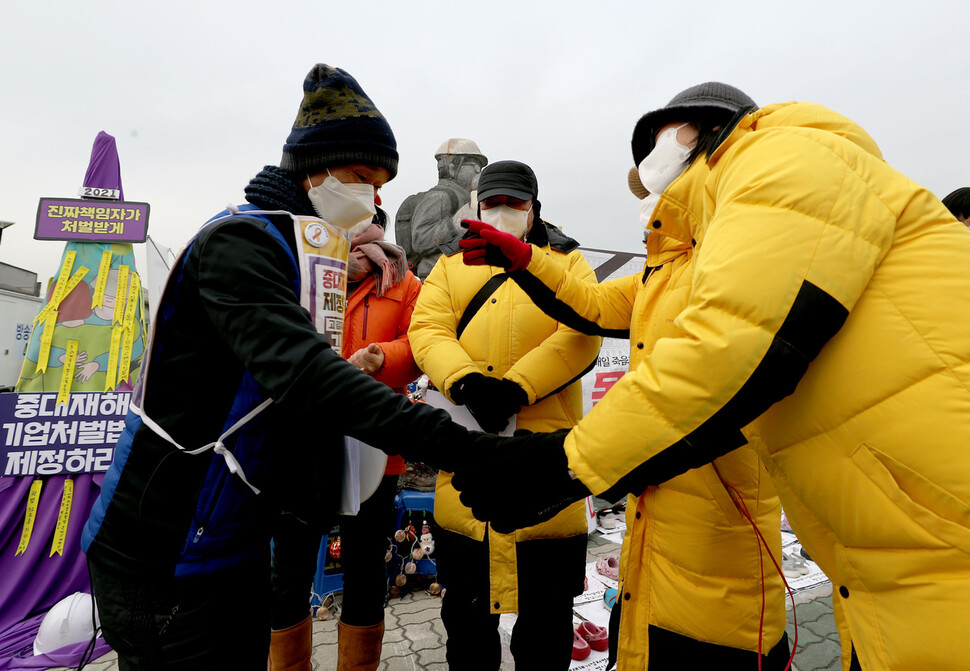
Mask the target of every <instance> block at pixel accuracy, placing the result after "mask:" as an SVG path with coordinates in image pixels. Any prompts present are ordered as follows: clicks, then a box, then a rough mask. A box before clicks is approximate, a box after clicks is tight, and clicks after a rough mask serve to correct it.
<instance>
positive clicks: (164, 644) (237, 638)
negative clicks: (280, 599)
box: [88, 557, 270, 671]
mask: <svg viewBox="0 0 970 671" xmlns="http://www.w3.org/2000/svg"><path fill="white" fill-rule="evenodd" d="M88 571H89V573H90V574H91V587H92V589H93V591H94V598H95V601H96V602H97V604H98V613H99V616H100V618H101V629H102V632H103V634H104V639H105V640H106V641H107V642H108V644H109V645H110V646H111V647H112V648H114V650H115V651H116V652H117V653H118V668H119V670H120V671H160V670H169V669H172V670H176V669H177V670H179V671H196V670H199V671H209V670H211V669H233V670H234V671H265V669H266V658H267V655H268V654H269V593H270V589H269V557H265V558H264V559H262V560H261V561H257V562H250V563H248V564H245V565H241V566H236V567H233V568H230V569H225V570H222V571H217V572H215V573H210V574H207V575H204V576H199V577H192V578H178V579H176V578H157V577H156V578H153V577H151V576H144V575H137V576H128V575H123V574H120V573H119V572H117V571H112V570H110V569H108V568H106V567H103V566H100V565H99V564H98V562H97V561H95V560H92V559H91V558H90V557H89V559H88Z"/></svg>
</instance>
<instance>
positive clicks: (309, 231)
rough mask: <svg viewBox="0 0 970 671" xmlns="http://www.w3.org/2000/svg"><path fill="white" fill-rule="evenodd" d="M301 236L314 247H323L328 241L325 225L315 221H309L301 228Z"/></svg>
mask: <svg viewBox="0 0 970 671" xmlns="http://www.w3.org/2000/svg"><path fill="white" fill-rule="evenodd" d="M303 237H304V238H305V239H306V241H307V243H309V244H311V245H313V246H314V247H323V246H324V245H326V244H327V243H328V242H330V233H329V231H327V227H326V226H324V225H323V224H321V223H318V222H316V221H311V222H310V223H309V224H307V225H306V228H304V229H303Z"/></svg>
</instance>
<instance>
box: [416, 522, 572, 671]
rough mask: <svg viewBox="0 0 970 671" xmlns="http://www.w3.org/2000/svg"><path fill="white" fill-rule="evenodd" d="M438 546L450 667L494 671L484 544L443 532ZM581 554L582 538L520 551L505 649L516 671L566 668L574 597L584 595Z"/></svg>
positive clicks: (495, 640) (498, 650) (496, 657)
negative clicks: (516, 589)
mask: <svg viewBox="0 0 970 671" xmlns="http://www.w3.org/2000/svg"><path fill="white" fill-rule="evenodd" d="M436 539H437V543H436V546H435V553H436V554H437V556H438V578H439V581H440V582H441V585H442V587H444V588H445V595H444V597H443V600H442V602H441V621H442V623H443V624H444V626H445V630H446V631H447V632H448V642H447V649H446V652H445V656H446V658H447V660H448V666H449V668H451V669H462V671H464V670H465V669H468V670H469V671H496V670H497V669H498V668H499V667H500V665H501V663H502V642H501V637H500V634H499V630H498V625H499V616H498V615H494V614H492V612H491V602H490V599H489V557H488V542H487V540H486V541H484V542H478V541H474V540H472V539H470V538H466V537H464V536H461V535H459V534H455V533H452V532H448V531H441V532H440V533H439V534H438V536H436ZM530 543H531V544H534V545H532V546H531V547H530V546H529V544H530ZM523 545H525V546H526V547H525V548H524V549H523V548H521V546H523ZM585 547H586V537H585V535H584V536H582V537H579V538H576V539H543V540H537V541H525V542H520V543H519V545H518V546H517V550H520V549H522V550H523V551H521V552H517V554H518V562H519V566H518V569H519V571H518V576H519V604H518V607H519V610H518V617H517V619H516V621H515V626H514V627H513V628H512V641H511V646H510V647H511V650H512V657H513V658H514V659H515V666H516V668H517V669H549V670H550V671H554V670H555V669H568V668H569V664H570V662H571V661H572V642H573V629H572V607H573V596H574V594H577V593H579V592H581V591H582V582H583V576H584V575H585V565H586V561H585V560H586V555H585V552H586V551H585ZM531 549H540V550H541V551H540V552H531V551H530V550H531ZM523 558H525V565H523ZM577 584H578V592H577V589H576V586H577Z"/></svg>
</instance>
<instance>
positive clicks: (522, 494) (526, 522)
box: [451, 429, 590, 533]
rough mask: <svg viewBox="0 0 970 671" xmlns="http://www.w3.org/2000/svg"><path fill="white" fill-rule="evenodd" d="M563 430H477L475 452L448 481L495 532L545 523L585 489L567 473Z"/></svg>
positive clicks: (577, 498) (462, 500) (582, 495)
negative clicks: (509, 433)
mask: <svg viewBox="0 0 970 671" xmlns="http://www.w3.org/2000/svg"><path fill="white" fill-rule="evenodd" d="M568 433H569V431H568V430H566V429H563V430H561V431H556V432H554V433H532V434H528V435H520V434H519V433H518V432H517V433H516V435H515V436H512V437H511V438H507V437H500V436H484V435H481V436H480V438H477V439H476V441H475V442H476V445H475V447H476V448H477V453H476V455H475V456H474V458H472V459H469V460H468V461H467V462H466V463H464V464H462V465H459V467H458V469H457V471H456V473H455V476H454V477H453V478H452V480H451V484H452V485H453V486H454V487H455V489H457V490H458V491H459V492H461V495H460V497H459V498H460V499H461V502H462V503H463V504H464V505H466V506H468V507H469V508H471V509H472V514H473V515H474V516H475V517H476V518H478V519H479V520H482V521H483V522H490V523H491V525H492V528H493V529H495V530H496V531H498V532H499V533H511V532H512V531H514V530H516V529H523V528H525V527H531V526H533V525H535V524H539V523H540V522H545V521H546V520H548V519H551V518H552V517H554V516H555V515H556V513H558V512H559V511H561V510H563V509H564V508H566V507H567V506H568V505H569V504H571V503H573V502H574V501H580V500H582V499H584V498H586V497H587V496H589V494H590V492H589V490H588V489H587V488H586V485H584V484H583V483H582V482H581V481H580V480H578V479H574V478H573V477H571V476H570V473H569V463H568V461H567V459H566V453H565V452H564V451H563V441H564V440H565V439H566V435H567V434H568ZM499 473H501V476H500V477H497V476H496V474H499Z"/></svg>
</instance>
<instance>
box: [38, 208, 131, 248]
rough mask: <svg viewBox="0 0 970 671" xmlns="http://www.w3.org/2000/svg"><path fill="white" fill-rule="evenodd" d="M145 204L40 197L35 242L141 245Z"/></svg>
mask: <svg viewBox="0 0 970 671" xmlns="http://www.w3.org/2000/svg"><path fill="white" fill-rule="evenodd" d="M148 212H149V206H148V203H134V202H124V201H120V200H110V201H96V200H80V199H68V198H64V199H54V198H41V199H40V204H39V205H38V206H37V226H36V228H35V229H34V239H35V240H81V241H89V242H145V240H146V238H147V237H148Z"/></svg>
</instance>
